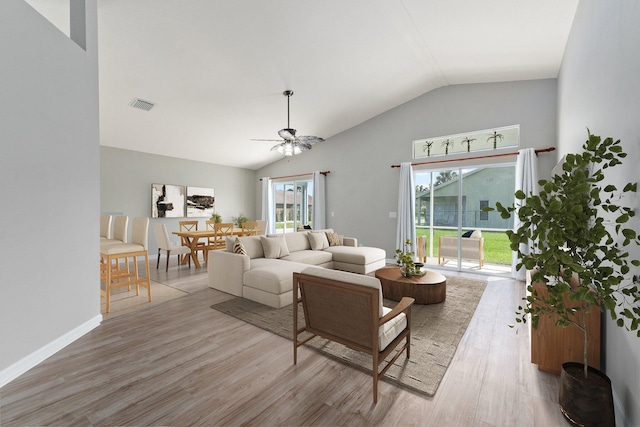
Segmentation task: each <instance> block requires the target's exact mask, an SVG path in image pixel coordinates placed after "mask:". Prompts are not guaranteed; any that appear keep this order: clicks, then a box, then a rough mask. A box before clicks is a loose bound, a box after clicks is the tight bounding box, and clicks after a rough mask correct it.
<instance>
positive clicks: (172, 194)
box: [151, 184, 184, 218]
mask: <svg viewBox="0 0 640 427" xmlns="http://www.w3.org/2000/svg"><path fill="white" fill-rule="evenodd" d="M151 217H152V218H183V217H184V185H170V184H151Z"/></svg>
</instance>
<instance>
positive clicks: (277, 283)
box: [207, 229, 386, 308]
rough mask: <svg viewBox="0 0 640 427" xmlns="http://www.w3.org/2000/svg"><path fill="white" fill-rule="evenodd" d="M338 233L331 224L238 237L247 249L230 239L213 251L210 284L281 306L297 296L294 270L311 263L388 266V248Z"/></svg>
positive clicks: (359, 269)
mask: <svg viewBox="0 0 640 427" xmlns="http://www.w3.org/2000/svg"><path fill="white" fill-rule="evenodd" d="M310 233H311V235H310ZM326 233H329V234H327V235H328V236H331V237H332V238H333V243H334V245H333V246H329V242H328V239H327V238H326V236H325V234H326ZM336 236H337V235H336V234H335V233H333V230H331V229H328V230H319V231H312V232H309V231H304V232H295V233H285V234H276V235H268V236H245V237H239V238H238V241H239V242H240V243H241V244H242V246H243V249H244V252H245V254H240V253H234V251H233V249H234V244H235V238H230V239H227V249H226V250H217V251H211V252H210V253H209V262H208V266H207V267H208V275H209V287H211V288H214V289H218V290H220V291H223V292H227V293H229V294H232V295H235V296H239V297H243V298H247V299H250V300H252V301H256V302H259V303H261V304H265V305H268V306H271V307H275V308H280V307H284V306H287V305H289V304H291V303H292V302H293V292H292V288H293V273H299V272H301V271H302V270H303V269H305V268H307V267H309V266H316V267H323V268H329V269H339V270H345V271H350V272H353V273H361V274H367V273H369V272H371V271H375V270H376V269H378V268H380V267H383V266H384V264H385V257H386V253H385V251H384V250H382V249H378V248H368V247H358V246H357V239H355V238H349V237H342V236H338V237H339V239H337V237H336ZM281 239H284V243H283V241H282V240H281ZM274 248H275V249H274ZM274 250H275V251H274Z"/></svg>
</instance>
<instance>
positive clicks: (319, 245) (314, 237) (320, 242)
mask: <svg viewBox="0 0 640 427" xmlns="http://www.w3.org/2000/svg"><path fill="white" fill-rule="evenodd" d="M307 238H308V239H309V246H311V250H312V251H320V250H322V249H326V248H328V247H329V241H328V240H327V235H326V234H325V233H323V232H321V231H320V232H319V231H313V232H309V233H307Z"/></svg>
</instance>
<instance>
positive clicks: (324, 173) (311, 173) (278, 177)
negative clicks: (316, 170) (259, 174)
mask: <svg viewBox="0 0 640 427" xmlns="http://www.w3.org/2000/svg"><path fill="white" fill-rule="evenodd" d="M320 173H321V174H322V175H324V176H327V174H330V173H331V171H320ZM307 175H313V172H309V173H299V174H297V175H286V176H274V177H270V179H284V178H296V177H298V176H307ZM260 181H262V178H260Z"/></svg>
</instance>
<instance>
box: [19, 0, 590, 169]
mask: <svg viewBox="0 0 640 427" xmlns="http://www.w3.org/2000/svg"><path fill="white" fill-rule="evenodd" d="M26 1H27V3H29V4H31V5H32V6H33V7H34V8H35V9H37V10H38V11H40V13H42V14H43V15H44V16H45V17H47V18H48V19H49V20H50V21H52V22H53V23H54V24H55V25H56V26H57V27H58V28H60V29H61V30H62V31H63V32H65V31H66V32H67V34H68V26H69V23H68V22H69V18H68V14H69V0H26ZM577 4H578V0H562V1H558V0H518V1H514V0H348V1H345V0H268V1H267V0H241V1H238V0H236V1H233V0H179V1H176V0H98V26H99V27H98V37H99V61H100V63H99V73H100V75H99V79H100V143H101V144H102V145H105V146H111V147H118V148H125V149H130V150H135V151H142V152H147V153H154V154H160V155H165V156H172V157H178V158H184V159H190V160H198V161H204V162H211V163H217V164H222V165H229V166H236V167H242V168H249V169H258V168H260V167H262V166H264V165H266V164H268V163H271V162H273V161H276V160H278V159H279V158H280V157H281V156H280V155H279V154H278V153H277V152H275V151H270V148H271V147H272V146H273V145H274V144H275V143H276V142H273V141H271V142H270V141H251V139H274V140H277V139H278V138H279V137H278V134H277V131H278V130H279V129H282V128H285V127H287V102H286V98H285V97H284V96H283V95H282V92H283V91H284V90H287V89H289V90H293V91H294V95H293V96H292V97H291V100H290V101H291V115H290V124H291V127H292V128H295V129H297V130H298V135H316V136H321V137H324V138H325V139H327V138H330V137H331V136H333V135H336V134H337V133H340V132H342V131H344V130H346V129H349V128H351V127H353V126H355V125H357V124H359V123H362V122H364V121H366V120H368V119H370V118H372V117H374V116H377V115H379V114H381V113H383V112H385V111H387V110H389V109H391V108H393V107H395V106H398V105H400V104H402V103H404V102H406V101H409V100H411V99H413V98H415V97H417V96H420V95H422V94H424V93H426V92H429V91H431V90H433V89H436V88H438V87H441V86H446V85H454V84H465V83H482V82H496V81H514V80H528V79H541V78H555V77H557V75H558V70H559V67H560V64H561V61H562V55H563V52H564V48H565V44H566V41H567V37H568V34H569V30H570V27H571V24H572V22H573V16H574V14H575V11H576V7H577ZM134 99H142V100H145V101H148V102H151V103H153V104H154V107H153V108H152V109H151V110H149V111H145V110H141V109H137V108H133V107H131V106H130V104H131V102H132V100H134ZM302 155H304V153H303V154H302Z"/></svg>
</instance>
